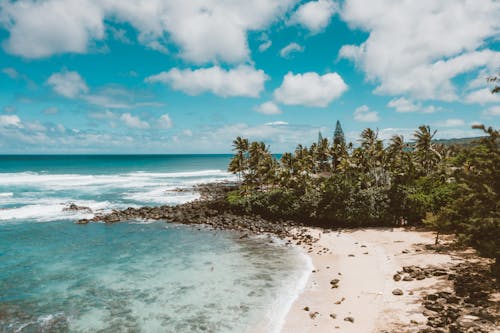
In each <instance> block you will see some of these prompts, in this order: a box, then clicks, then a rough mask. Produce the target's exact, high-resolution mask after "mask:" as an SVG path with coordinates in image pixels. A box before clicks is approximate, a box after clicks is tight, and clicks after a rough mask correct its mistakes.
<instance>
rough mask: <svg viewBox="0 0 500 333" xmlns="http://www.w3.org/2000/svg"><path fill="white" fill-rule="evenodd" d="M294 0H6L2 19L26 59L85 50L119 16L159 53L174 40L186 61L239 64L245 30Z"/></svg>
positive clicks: (259, 26) (244, 53)
mask: <svg viewBox="0 0 500 333" xmlns="http://www.w3.org/2000/svg"><path fill="white" fill-rule="evenodd" d="M295 2H296V0H281V1H268V0H255V1H247V0H234V1H229V2H224V3H223V4H221V2H220V1H212V0H211V1H163V0H150V1H148V2H147V5H144V1H142V0H130V1H122V0H102V1H97V0H46V1H35V0H26V1H16V2H5V3H3V4H2V11H1V12H0V13H1V14H0V24H2V25H3V26H4V27H5V28H6V29H7V30H8V31H9V33H10V36H9V38H8V39H7V40H6V42H5V49H6V50H7V51H8V52H10V53H12V54H17V55H22V56H24V57H27V58H39V57H45V56H50V55H52V54H56V53H63V52H74V53H84V52H87V51H88V49H89V46H90V45H91V44H92V43H93V42H94V41H95V40H103V39H104V38H105V37H106V34H105V30H106V29H105V23H104V22H105V21H106V22H108V21H117V22H120V23H123V22H126V23H129V24H130V26H132V27H133V28H135V29H136V30H137V32H138V40H139V42H141V43H142V44H144V45H146V46H148V47H150V48H153V49H156V50H159V51H161V52H165V51H166V44H167V43H168V42H171V41H173V42H174V43H175V44H176V45H177V46H178V47H179V49H180V55H181V56H182V57H183V58H184V59H185V60H187V61H190V62H194V63H207V62H216V61H225V62H230V63H236V62H240V61H244V60H247V59H248V58H249V48H248V42H247V32H248V31H259V30H263V29H265V28H267V27H268V26H269V25H270V24H271V23H272V22H274V21H275V20H277V19H279V18H280V17H282V16H283V15H284V14H285V13H286V12H287V11H288V10H289V9H290V8H291V6H292V5H293V4H294V3H295ZM40 18H44V19H43V20H42V19H40Z"/></svg>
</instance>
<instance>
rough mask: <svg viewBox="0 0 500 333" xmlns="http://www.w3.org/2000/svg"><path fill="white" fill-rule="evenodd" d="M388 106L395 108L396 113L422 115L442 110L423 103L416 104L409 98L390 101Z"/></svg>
mask: <svg viewBox="0 0 500 333" xmlns="http://www.w3.org/2000/svg"><path fill="white" fill-rule="evenodd" d="M387 106H389V107H391V108H394V109H395V110H396V112H400V113H408V112H420V113H434V112H437V111H440V110H442V109H441V108H440V107H435V106H434V105H429V106H423V105H422V103H420V102H418V103H415V102H413V101H411V100H409V99H407V98H404V97H400V98H395V99H392V100H391V101H389V103H388V104H387Z"/></svg>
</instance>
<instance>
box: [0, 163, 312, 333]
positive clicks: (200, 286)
mask: <svg viewBox="0 0 500 333" xmlns="http://www.w3.org/2000/svg"><path fill="white" fill-rule="evenodd" d="M229 158H230V157H229V156H227V155H217V156H212V155H200V156H197V155H179V156H171V155H165V156H133V155H132V156H0V258H1V260H0V281H2V283H1V284H0V314H1V315H0V332H33V331H37V332H96V331H103V332H104V331H105V332H179V333H183V332H278V331H279V330H280V327H281V324H282V322H283V317H284V316H285V314H286V313H287V311H288V309H289V307H290V305H291V302H292V301H293V300H294V299H295V297H296V296H297V294H298V293H299V292H300V290H301V288H302V287H303V285H304V283H305V281H306V280H307V276H308V274H309V272H310V271H311V263H310V260H309V258H308V257H307V256H305V255H304V254H303V253H302V252H301V251H300V250H298V249H296V248H291V247H287V246H285V245H284V244H283V243H281V242H279V241H278V240H276V239H270V238H267V237H256V238H250V239H240V237H239V235H238V234H237V233H235V232H231V231H214V230H211V229H208V228H205V227H202V226H197V227H189V226H181V225H175V224H169V223H165V222H164V221H160V222H152V221H129V222H125V223H120V224H115V225H105V224H103V223H93V224H89V225H85V226H81V225H76V224H74V221H75V220H77V219H81V218H91V217H92V216H93V215H94V214H96V213H105V212H109V211H111V210H113V209H124V208H127V207H140V206H144V205H148V206H155V205H165V204H168V205H177V204H182V203H185V202H188V201H191V200H196V199H198V198H199V194H198V193H197V192H196V190H195V188H194V187H195V186H196V185H199V184H203V183H210V182H224V181H234V180H235V177H234V175H232V174H230V173H228V172H227V171H226V166H227V163H228V161H229ZM71 204H76V205H78V206H82V207H88V208H89V209H90V210H79V211H72V210H68V207H69V205H71Z"/></svg>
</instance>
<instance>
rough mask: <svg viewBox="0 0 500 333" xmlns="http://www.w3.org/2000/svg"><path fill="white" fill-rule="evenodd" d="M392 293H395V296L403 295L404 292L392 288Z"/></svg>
mask: <svg viewBox="0 0 500 333" xmlns="http://www.w3.org/2000/svg"><path fill="white" fill-rule="evenodd" d="M392 294H393V295H396V296H401V295H403V294H404V293H403V291H402V290H401V289H399V288H396V289H394V290H393V291H392Z"/></svg>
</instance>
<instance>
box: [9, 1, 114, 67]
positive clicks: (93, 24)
mask: <svg viewBox="0 0 500 333" xmlns="http://www.w3.org/2000/svg"><path fill="white" fill-rule="evenodd" d="M1 9H2V10H1V11H0V24H2V25H3V26H4V27H5V28H6V29H7V30H8V31H9V33H10V36H9V38H8V39H7V40H6V41H5V43H4V48H5V50H6V51H7V52H9V53H12V54H16V55H21V56H23V57H26V58H41V57H47V56H50V55H53V54H57V53H64V52H74V53H85V52H86V51H87V48H88V46H89V44H90V41H91V40H92V39H96V40H99V39H102V38H103V37H104V24H103V18H104V16H103V15H104V13H103V9H102V8H101V7H100V6H99V5H98V3H96V2H95V1H90V0H83V1H81V0H49V1H15V2H10V1H9V2H5V3H3V4H2V6H1ZM41 18H43V19H41Z"/></svg>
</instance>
